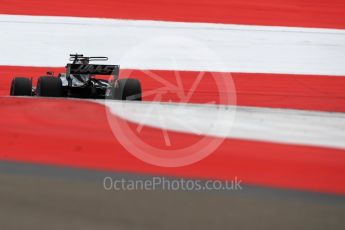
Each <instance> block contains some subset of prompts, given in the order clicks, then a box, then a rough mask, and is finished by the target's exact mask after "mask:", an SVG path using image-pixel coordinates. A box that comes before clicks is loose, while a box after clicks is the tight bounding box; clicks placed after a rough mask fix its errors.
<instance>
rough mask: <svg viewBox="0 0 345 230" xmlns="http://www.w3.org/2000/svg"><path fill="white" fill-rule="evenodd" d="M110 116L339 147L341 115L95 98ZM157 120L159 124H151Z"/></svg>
mask: <svg viewBox="0 0 345 230" xmlns="http://www.w3.org/2000/svg"><path fill="white" fill-rule="evenodd" d="M96 102H97V103H101V104H105V105H106V106H107V107H108V108H109V109H110V112H111V113H112V114H113V115H116V116H119V117H121V118H124V119H126V120H129V121H132V122H135V123H138V125H143V128H145V126H150V127H155V128H161V129H162V130H164V129H166V130H172V131H179V132H183V133H192V134H199V135H210V136H217V137H224V138H239V139H244V140H260V141H267V142H276V143H286V144H298V145H310V146H318V147H332V148H340V149H345V114H343V113H329V112H314V111H298V110H290V109H268V108H255V107H231V106H230V107H229V106H216V105H195V104H194V105H193V104H188V105H183V104H174V103H156V102H141V103H136V102H116V101H107V102H104V101H98V100H97V101H96ZM158 120H163V122H157V121H158Z"/></svg>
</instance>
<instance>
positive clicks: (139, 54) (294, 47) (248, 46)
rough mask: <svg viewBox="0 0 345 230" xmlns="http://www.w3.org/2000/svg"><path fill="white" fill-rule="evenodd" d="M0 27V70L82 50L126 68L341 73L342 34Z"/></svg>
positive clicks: (90, 23) (147, 26) (55, 24)
mask: <svg viewBox="0 0 345 230" xmlns="http://www.w3.org/2000/svg"><path fill="white" fill-rule="evenodd" d="M0 28H1V35H0V53H1V55H0V65H20V66H63V65H65V64H66V61H67V60H66V57H67V55H68V54H70V53H73V52H80V53H85V54H87V55H106V56H109V57H110V60H111V62H112V63H114V64H115V63H116V64H120V65H122V67H125V68H137V69H166V70H169V69H179V70H208V71H231V72H260V73H288V74H320V75H345V64H344V63H345V31H344V30H335V29H308V28H287V27H270V26H242V25H241V26H240V25H224V24H211V23H210V24H208V23H177V22H158V21H135V20H114V19H90V18H72V17H40V16H15V15H0ZM186 43H188V44H186ZM206 48H208V49H206ZM205 50H208V51H211V52H212V53H213V54H214V55H208V52H204V51H205ZM214 56H216V57H218V58H219V59H217V58H214ZM173 59H174V60H173ZM221 60H222V61H223V64H222V63H221Z"/></svg>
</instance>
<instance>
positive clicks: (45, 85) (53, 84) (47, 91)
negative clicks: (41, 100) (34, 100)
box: [36, 77, 63, 97]
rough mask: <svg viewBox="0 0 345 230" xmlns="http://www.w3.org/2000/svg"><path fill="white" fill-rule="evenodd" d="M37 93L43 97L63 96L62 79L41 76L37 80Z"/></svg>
mask: <svg viewBox="0 0 345 230" xmlns="http://www.w3.org/2000/svg"><path fill="white" fill-rule="evenodd" d="M36 94H37V96H41V97H62V96H63V87H62V82H61V79H60V78H58V77H40V78H39V79H38V82H37V88H36Z"/></svg>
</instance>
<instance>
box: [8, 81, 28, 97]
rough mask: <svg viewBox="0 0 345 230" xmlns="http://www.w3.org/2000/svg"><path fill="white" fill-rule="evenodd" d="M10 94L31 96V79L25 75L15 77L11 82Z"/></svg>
mask: <svg viewBox="0 0 345 230" xmlns="http://www.w3.org/2000/svg"><path fill="white" fill-rule="evenodd" d="M10 95H11V96H31V95H32V82H31V79H29V78H25V77H15V78H14V79H13V80H12V83H11V90H10Z"/></svg>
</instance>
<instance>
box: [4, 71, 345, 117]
mask: <svg viewBox="0 0 345 230" xmlns="http://www.w3.org/2000/svg"><path fill="white" fill-rule="evenodd" d="M48 70H53V71H55V72H56V73H57V72H63V71H64V69H63V68H48V67H11V66H0V95H8V94H9V88H10V82H11V79H12V77H13V76H27V77H34V79H36V78H37V76H42V75H44V74H45V72H47V71H48ZM152 72H153V73H154V74H156V75H159V76H161V77H162V78H163V79H166V80H168V81H169V82H171V83H172V84H175V85H176V84H177V83H176V79H175V72H174V71H152ZM179 74H180V75H181V78H182V83H183V85H184V88H185V92H187V91H188V90H189V89H190V87H191V85H192V84H193V82H194V81H195V79H196V76H197V75H198V73H196V72H187V71H179ZM212 74H215V76H217V75H222V74H221V73H206V74H205V76H204V77H203V79H202V80H201V82H200V85H199V86H198V87H197V88H196V91H195V93H194V95H193V96H192V97H191V100H190V102H193V103H206V102H210V101H218V100H219V99H218V98H219V93H218V89H217V87H216V84H215V81H214V78H213V75H212ZM121 76H122V77H128V76H132V77H137V78H139V79H140V80H141V81H142V85H143V90H144V92H147V91H150V90H156V89H158V88H160V87H162V85H161V84H160V83H158V82H157V81H156V80H154V79H152V78H150V76H148V75H147V74H146V73H144V72H143V71H140V70H134V71H132V70H122V71H121ZM231 76H232V78H233V81H234V84H235V87H236V96H237V104H238V105H241V106H258V107H270V108H293V109H305V110H319V111H332V112H345V78H344V77H334V76H307V75H286V74H285V75H284V74H252V73H251V74H249V73H233V74H232V75H231ZM176 93H177V92H176V90H175V89H172V90H171V91H169V92H167V93H166V94H165V95H164V96H163V98H162V101H169V100H172V101H174V102H179V101H180V99H179V98H178V97H177V94H176ZM144 99H145V100H152V99H153V96H151V97H144Z"/></svg>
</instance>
